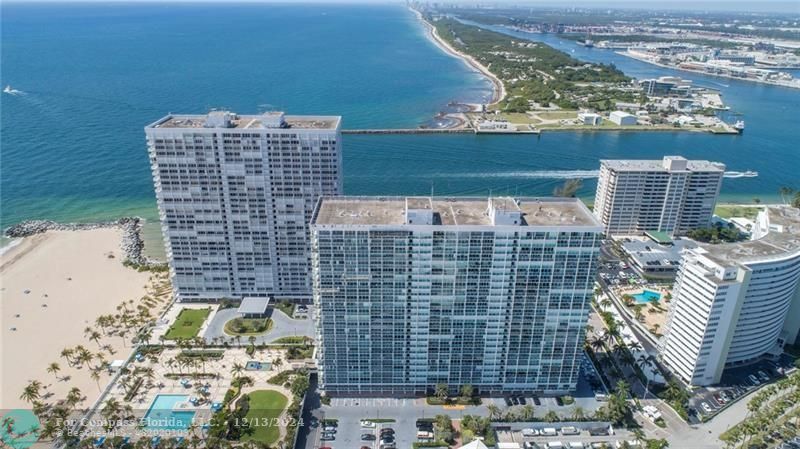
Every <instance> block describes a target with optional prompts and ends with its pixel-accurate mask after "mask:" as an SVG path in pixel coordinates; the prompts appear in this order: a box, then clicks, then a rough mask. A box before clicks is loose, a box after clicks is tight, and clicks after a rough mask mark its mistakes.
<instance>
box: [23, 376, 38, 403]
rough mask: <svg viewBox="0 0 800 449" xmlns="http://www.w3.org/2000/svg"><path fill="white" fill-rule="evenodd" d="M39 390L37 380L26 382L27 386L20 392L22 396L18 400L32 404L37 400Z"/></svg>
mask: <svg viewBox="0 0 800 449" xmlns="http://www.w3.org/2000/svg"><path fill="white" fill-rule="evenodd" d="M41 389H42V383H41V382H39V381H38V380H31V381H28V385H27V386H25V389H23V390H22V394H21V395H20V396H19V398H20V399H22V400H23V401H25V402H29V403H33V402H34V401H36V400H37V399H39V397H40V392H41Z"/></svg>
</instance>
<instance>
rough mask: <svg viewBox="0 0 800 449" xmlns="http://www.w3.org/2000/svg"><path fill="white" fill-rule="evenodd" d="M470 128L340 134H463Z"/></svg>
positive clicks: (344, 131) (390, 130)
mask: <svg viewBox="0 0 800 449" xmlns="http://www.w3.org/2000/svg"><path fill="white" fill-rule="evenodd" d="M474 132H475V131H474V130H473V129H470V128H396V129H343V130H342V134H465V133H474Z"/></svg>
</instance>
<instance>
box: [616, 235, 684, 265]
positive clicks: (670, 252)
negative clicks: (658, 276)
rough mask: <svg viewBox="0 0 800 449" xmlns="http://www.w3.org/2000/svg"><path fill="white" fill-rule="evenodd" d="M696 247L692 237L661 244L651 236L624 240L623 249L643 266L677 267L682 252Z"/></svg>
mask: <svg viewBox="0 0 800 449" xmlns="http://www.w3.org/2000/svg"><path fill="white" fill-rule="evenodd" d="M696 247H697V242H695V241H694V240H691V239H675V240H670V243H669V244H659V243H657V242H654V241H653V240H651V239H649V238H645V239H642V238H638V239H636V238H630V239H626V241H623V242H622V248H623V250H624V251H625V252H626V253H628V255H629V256H630V257H632V258H633V259H635V260H636V261H637V262H638V263H639V265H641V266H643V267H656V266H675V267H677V266H678V264H680V261H681V252H682V251H683V250H684V249H689V248H696Z"/></svg>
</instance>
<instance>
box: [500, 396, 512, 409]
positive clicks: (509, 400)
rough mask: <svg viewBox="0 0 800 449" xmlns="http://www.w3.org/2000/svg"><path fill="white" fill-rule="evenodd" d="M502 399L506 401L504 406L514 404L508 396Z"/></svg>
mask: <svg viewBox="0 0 800 449" xmlns="http://www.w3.org/2000/svg"><path fill="white" fill-rule="evenodd" d="M503 400H504V401H505V402H506V406H508V407H511V406H512V405H514V401H512V400H511V398H510V397H508V396H506V397H504V398H503Z"/></svg>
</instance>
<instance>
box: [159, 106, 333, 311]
mask: <svg viewBox="0 0 800 449" xmlns="http://www.w3.org/2000/svg"><path fill="white" fill-rule="evenodd" d="M340 121H341V118H340V117H333V116H291V115H286V116H284V114H283V113H282V112H268V113H265V114H260V115H238V114H234V113H232V112H227V111H213V112H211V113H209V114H207V115H172V114H170V115H168V116H166V117H164V118H162V119H160V120H158V121H156V122H155V123H153V124H151V125H148V126H147V127H145V133H146V135H147V146H148V151H149V153H150V164H151V166H152V171H153V181H154V183H155V191H156V198H157V200H158V211H159V215H160V218H161V228H162V231H163V234H164V240H165V244H166V249H167V258H168V260H169V266H170V274H171V277H172V285H173V289H174V292H175V295H176V297H177V298H178V299H179V300H181V301H192V300H209V299H212V300H213V299H219V298H242V297H245V296H267V295H269V296H277V297H308V298H310V297H311V278H310V270H311V268H310V257H311V253H310V248H309V243H308V242H309V240H308V222H309V220H310V219H311V214H312V212H313V209H314V206H315V204H316V202H317V199H318V198H319V197H320V196H321V195H338V194H341V192H342V178H341V171H342V168H341V167H342V154H341V138H340V131H339V125H340Z"/></svg>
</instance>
